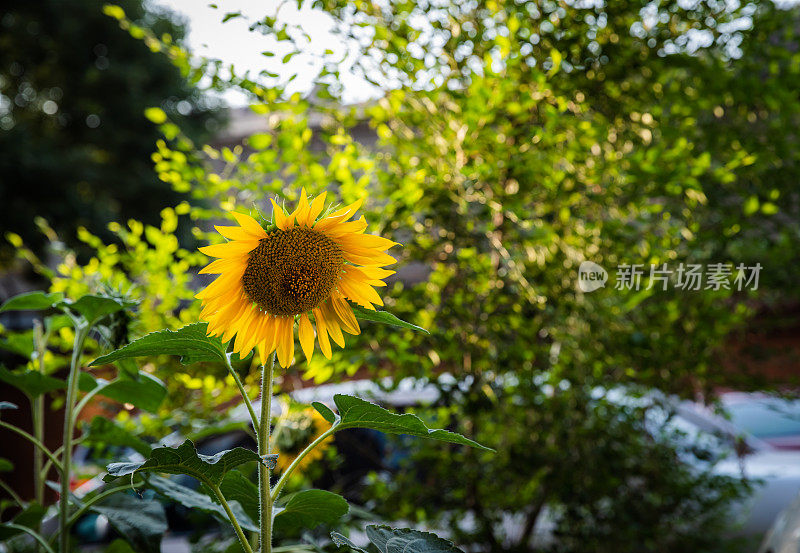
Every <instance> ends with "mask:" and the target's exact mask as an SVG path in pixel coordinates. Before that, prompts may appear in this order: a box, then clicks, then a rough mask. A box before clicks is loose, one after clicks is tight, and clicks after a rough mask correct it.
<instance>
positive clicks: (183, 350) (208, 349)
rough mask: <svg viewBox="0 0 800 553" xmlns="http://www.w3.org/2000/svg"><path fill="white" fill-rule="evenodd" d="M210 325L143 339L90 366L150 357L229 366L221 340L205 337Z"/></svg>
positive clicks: (103, 357)
mask: <svg viewBox="0 0 800 553" xmlns="http://www.w3.org/2000/svg"><path fill="white" fill-rule="evenodd" d="M207 328H208V323H193V324H190V325H187V326H184V327H183V328H179V329H178V330H174V331H173V330H159V331H158V332H153V333H151V334H147V335H146V336H142V337H141V338H139V339H138V340H134V341H133V342H131V343H130V344H128V345H126V346H124V347H122V348H120V349H118V350H116V351H112V352H111V353H109V354H107V355H103V356H101V357H98V358H97V359H95V360H94V361H92V362H91V363H90V364H89V366H90V367H96V366H97V365H104V364H107V363H113V362H114V361H117V360H119V359H128V358H131V357H145V356H151V355H162V354H163V355H180V356H181V363H183V364H184V365H189V364H191V363H200V362H203V361H212V362H213V361H216V362H220V363H225V362H226V359H227V358H226V357H225V346H224V345H223V343H222V342H221V341H220V340H219V338H211V337H209V336H208V335H207V334H206V329H207Z"/></svg>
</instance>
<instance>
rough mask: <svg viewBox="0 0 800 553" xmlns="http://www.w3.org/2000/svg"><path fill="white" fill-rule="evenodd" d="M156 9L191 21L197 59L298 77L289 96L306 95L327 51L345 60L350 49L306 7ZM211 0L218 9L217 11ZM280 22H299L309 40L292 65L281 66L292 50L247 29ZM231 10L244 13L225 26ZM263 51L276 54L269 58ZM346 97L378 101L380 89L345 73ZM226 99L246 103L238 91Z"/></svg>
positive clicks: (193, 1) (264, 4) (246, 2)
mask: <svg viewBox="0 0 800 553" xmlns="http://www.w3.org/2000/svg"><path fill="white" fill-rule="evenodd" d="M150 1H151V4H152V5H154V6H163V7H166V8H169V9H170V10H172V11H173V12H176V13H178V14H180V15H181V16H183V17H184V18H185V19H186V20H187V21H188V27H189V29H188V37H187V38H188V45H189V47H190V48H191V50H192V52H193V53H194V54H196V55H200V56H207V57H211V58H219V59H221V60H222V61H223V62H225V64H226V65H228V64H233V65H234V66H235V67H236V71H237V73H243V72H244V71H245V70H248V69H249V70H250V71H251V77H252V76H255V75H258V73H259V72H260V71H262V70H267V71H270V72H272V73H278V74H279V75H280V78H283V79H286V78H288V77H289V76H290V75H291V74H292V73H295V72H296V73H297V74H298V76H297V77H296V78H295V80H294V81H293V82H292V83H291V85H290V89H289V91H290V92H294V91H300V92H303V93H306V92H308V91H309V90H310V89H311V87H312V82H311V80H312V79H313V77H314V76H315V75H316V74H317V72H318V71H319V69H320V67H321V62H320V57H321V56H322V54H323V52H324V51H325V50H332V51H333V52H334V55H335V56H344V55H345V54H346V53H347V50H346V48H347V47H346V46H345V45H344V44H343V43H342V41H341V38H339V37H338V36H336V35H334V34H333V33H332V32H331V30H332V28H333V21H332V19H331V18H330V17H329V16H328V15H327V14H325V13H324V12H322V11H319V10H312V9H310V8H308V7H307V6H303V8H302V9H300V10H298V9H297V3H295V2H292V3H290V2H276V1H272V0H266V1H265V0H261V1H258V0H150ZM212 1H213V2H214V3H215V4H217V5H218V6H219V7H218V8H216V9H215V8H213V7H212V6H213V4H212ZM276 10H279V11H278V12H277V16H278V17H279V19H280V20H282V21H287V22H289V23H293V24H299V25H300V26H301V27H302V30H303V31H305V32H306V33H307V34H308V35H309V36H310V37H311V41H310V42H308V43H307V44H306V45H305V46H304V47H303V49H304V51H305V52H307V53H305V54H302V55H297V56H295V57H293V58H292V59H291V62H290V63H288V64H285V65H284V64H283V63H282V62H281V60H282V58H283V57H284V56H285V55H286V54H287V53H289V51H290V49H289V48H288V47H287V46H285V45H282V44H278V43H277V42H276V41H275V40H274V39H273V38H272V37H269V36H264V35H263V34H261V33H259V32H257V31H256V32H250V31H249V30H248V27H249V26H250V25H251V24H252V23H253V22H254V21H257V20H259V19H262V18H263V17H264V16H266V15H273V16H274V15H276ZM229 12H241V14H242V17H237V18H233V19H230V20H228V21H227V22H225V23H223V22H222V18H223V17H224V16H225V14H226V13H229ZM262 52H273V53H274V54H275V55H274V56H271V57H268V56H266V55H263V54H262ZM342 79H343V84H344V99H345V101H346V103H351V102H360V101H363V100H366V99H368V98H370V97H374V96H375V93H376V91H375V90H374V89H373V88H372V87H371V86H370V85H369V84H368V83H367V82H366V81H364V80H363V79H360V78H358V77H357V76H355V75H343V76H342ZM224 98H225V100H226V101H228V103H230V104H232V105H244V104H245V103H246V98H245V97H244V96H243V95H241V94H239V93H226V94H225V95H224Z"/></svg>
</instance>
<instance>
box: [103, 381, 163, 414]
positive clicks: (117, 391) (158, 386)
mask: <svg viewBox="0 0 800 553" xmlns="http://www.w3.org/2000/svg"><path fill="white" fill-rule="evenodd" d="M97 394H98V395H100V396H104V397H107V398H109V399H113V400H114V401H118V402H119V403H131V404H133V405H135V406H136V407H138V408H140V409H144V410H145V411H149V412H151V413H155V412H156V411H158V408H159V406H160V405H161V402H162V401H163V400H164V398H165V397H166V395H167V388H166V387H165V386H164V383H163V382H161V381H160V380H159V379H158V378H156V377H155V376H153V375H151V374H148V373H146V372H140V373H139V378H138V379H137V380H134V379H132V378H129V377H127V376H120V377H119V378H117V379H116V380H112V381H111V382H110V383H109V384H107V385H105V386H104V387H103V389H102V390H100V391H98V392H97Z"/></svg>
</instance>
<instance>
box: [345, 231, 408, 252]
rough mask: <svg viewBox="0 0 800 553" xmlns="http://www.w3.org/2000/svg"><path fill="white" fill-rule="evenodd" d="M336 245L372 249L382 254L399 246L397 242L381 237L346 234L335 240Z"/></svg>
mask: <svg viewBox="0 0 800 553" xmlns="http://www.w3.org/2000/svg"><path fill="white" fill-rule="evenodd" d="M336 241H337V242H338V243H340V244H342V245H345V246H355V247H357V248H365V249H374V250H376V251H379V252H382V251H385V250H388V249H389V248H391V247H392V246H399V245H400V244H398V243H397V242H393V241H391V240H389V239H388V238H384V237H383V236H375V235H374V234H347V235H345V236H341V237H340V238H338V239H337V240H336Z"/></svg>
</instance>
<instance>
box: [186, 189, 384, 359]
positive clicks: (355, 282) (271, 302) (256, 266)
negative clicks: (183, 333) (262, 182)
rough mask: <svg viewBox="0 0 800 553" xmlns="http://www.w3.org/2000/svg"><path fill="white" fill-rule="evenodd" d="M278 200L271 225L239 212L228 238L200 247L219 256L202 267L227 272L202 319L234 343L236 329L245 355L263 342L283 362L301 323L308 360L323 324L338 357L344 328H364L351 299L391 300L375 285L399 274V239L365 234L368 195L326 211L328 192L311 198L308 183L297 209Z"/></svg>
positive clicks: (325, 342) (224, 230)
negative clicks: (394, 252)
mask: <svg viewBox="0 0 800 553" xmlns="http://www.w3.org/2000/svg"><path fill="white" fill-rule="evenodd" d="M271 201H272V208H273V211H272V214H273V223H272V224H271V225H270V226H268V227H267V228H264V227H262V226H261V225H260V224H259V223H258V222H257V221H256V220H255V219H253V218H252V217H250V216H248V215H244V214H242V213H235V212H232V213H231V215H232V216H233V217H234V219H236V222H237V223H238V226H218V227H215V228H216V229H217V231H218V232H219V233H220V234H221V235H222V236H224V237H225V238H227V239H228V242H226V243H224V244H217V245H214V246H206V247H204V248H200V251H201V252H203V253H205V254H206V255H209V256H211V257H216V258H219V259H217V260H215V261H213V262H211V263H210V264H209V265H208V266H207V267H205V268H204V269H202V270H201V271H200V272H201V273H210V274H218V275H219V276H218V277H217V278H216V280H214V282H212V283H211V284H209V285H208V286H207V287H206V288H205V289H203V290H202V291H201V292H200V293H198V294H197V295H196V296H195V297H197V298H199V299H200V300H201V301H202V307H203V309H202V311H201V314H200V318H201V319H203V320H205V321H208V334H209V336H221V337H222V340H223V341H225V342H227V341H229V340H230V339H231V338H233V337H234V335H235V336H236V339H235V341H234V345H233V351H235V352H236V353H238V354H239V355H240V356H242V357H244V356H246V355H247V354H249V353H250V352H251V351H252V350H253V348H258V351H259V354H260V355H261V358H262V360H264V359H266V356H267V355H269V354H270V353H272V352H273V351H276V350H277V352H278V361H279V362H280V364H281V366H283V367H288V366H289V364H290V363H291V360H292V358H293V357H294V327H295V322H296V323H297V327H298V334H299V338H300V346H301V347H302V349H303V353H305V356H306V358H307V359H310V358H311V356H312V354H313V352H314V335H315V332H314V325H316V340H317V342H318V343H319V349H320V351H322V353H323V355H325V357H327V358H328V359H330V358H331V344H330V339H333V341H334V342H335V343H336V344H337V345H338V346H339V347H344V336H343V334H342V331H344V332H347V333H349V334H359V333H360V332H361V331H360V328H359V326H358V322H357V321H356V317H355V315H354V314H353V310H352V309H351V307H350V304H349V303H348V302H353V303H355V304H357V305H360V306H362V307H364V308H366V309H371V310H374V309H375V307H374V306H375V305H383V302H382V301H381V298H380V296H378V294H377V292H376V291H375V289H374V287H376V286H385V285H386V284H385V283H384V282H383V280H381V279H384V278H386V277H387V276H389V275H392V274H394V271H389V270H386V269H383V268H382V267H383V266H385V265H390V264H392V263H394V262H395V259H394V258H393V257H392V256H390V255H388V254H387V253H385V251H386V250H387V249H389V248H390V247H392V246H394V245H396V242H392V241H391V240H388V239H386V238H382V237H380V236H375V235H372V234H365V233H364V231H365V230H366V228H367V223H366V221H365V220H364V217H361V218H359V219H357V220H350V219H351V218H352V217H353V216H354V215H355V213H356V211H358V208H359V207H360V206H361V201H357V202H355V203H353V204H351V205H348V206H346V207H344V208H342V209H339V210H337V211H333V212H331V213H328V214H325V215H321V214H322V213H323V208H324V207H325V193H324V192H323V193H322V194H321V195H319V196H317V197H316V198H315V199H314V200H313V201H312V202H309V200H308V197H307V196H306V191H305V189H304V190H303V191H302V193H301V195H300V201H299V203H298V205H297V208H296V209H295V210H294V211H293V212H291V213H289V214H287V213H286V212H285V211H284V210H283V208H281V207H280V206H279V205H278V204H277V203H276V202H275V200H271ZM312 320H313V323H312Z"/></svg>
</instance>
